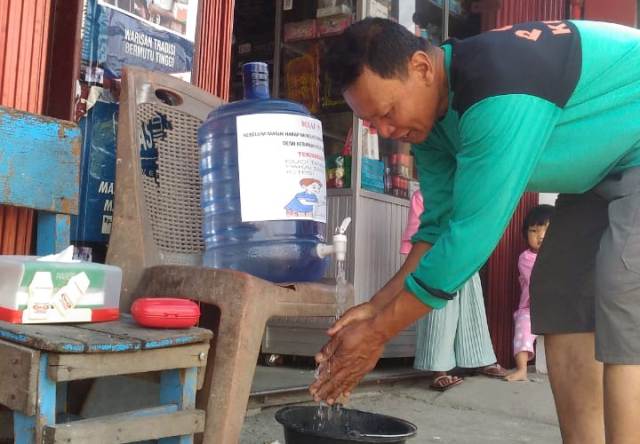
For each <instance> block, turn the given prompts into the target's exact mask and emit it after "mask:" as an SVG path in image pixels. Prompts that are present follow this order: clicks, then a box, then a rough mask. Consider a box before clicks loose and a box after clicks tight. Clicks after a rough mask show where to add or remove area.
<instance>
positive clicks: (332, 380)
mask: <svg viewBox="0 0 640 444" xmlns="http://www.w3.org/2000/svg"><path fill="white" fill-rule="evenodd" d="M363 305H367V304H363ZM359 307H362V306H358V307H355V308H359ZM357 312H358V313H361V314H364V313H365V312H364V310H363V309H362V310H358V311H357ZM354 316H355V315H354ZM385 342H386V336H385V335H384V333H382V332H379V331H377V330H376V329H375V328H373V318H368V319H364V320H351V321H350V322H349V323H348V325H345V326H342V327H341V328H340V329H338V330H337V331H336V332H335V333H334V334H333V337H332V339H331V340H330V341H329V342H328V343H327V344H326V345H325V346H324V347H323V348H322V350H321V351H320V353H318V354H317V355H316V362H318V364H319V368H318V369H319V372H318V373H319V374H318V380H317V381H316V382H315V383H313V384H312V385H311V387H310V388H309V391H310V392H311V394H312V395H313V397H314V399H315V400H316V401H320V400H325V401H326V402H327V403H328V404H329V405H331V404H333V403H334V402H335V400H336V399H338V397H340V396H341V395H343V394H344V395H346V396H348V394H349V393H350V392H351V390H352V389H353V388H354V387H355V386H356V385H357V384H358V383H359V382H360V380H361V379H362V378H363V377H364V375H366V374H367V373H368V372H370V371H371V370H372V369H373V368H374V367H375V366H376V363H377V362H378V359H380V355H381V354H382V350H383V348H384V343H385Z"/></svg>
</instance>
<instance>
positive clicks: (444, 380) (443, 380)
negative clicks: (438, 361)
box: [429, 375, 462, 392]
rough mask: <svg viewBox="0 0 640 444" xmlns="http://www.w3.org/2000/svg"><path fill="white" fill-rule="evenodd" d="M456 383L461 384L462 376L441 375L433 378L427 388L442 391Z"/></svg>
mask: <svg viewBox="0 0 640 444" xmlns="http://www.w3.org/2000/svg"><path fill="white" fill-rule="evenodd" d="M458 384H462V378H460V377H459V376H452V375H441V376H438V377H437V378H435V379H434V380H433V382H432V383H431V385H430V386H429V388H431V390H436V391H438V392H444V391H446V390H449V389H450V388H451V387H455V386H456V385H458Z"/></svg>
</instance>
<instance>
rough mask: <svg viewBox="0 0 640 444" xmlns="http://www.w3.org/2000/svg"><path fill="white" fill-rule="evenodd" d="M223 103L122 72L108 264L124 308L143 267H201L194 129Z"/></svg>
mask: <svg viewBox="0 0 640 444" xmlns="http://www.w3.org/2000/svg"><path fill="white" fill-rule="evenodd" d="M222 103H223V101H222V100H220V99H218V98H216V97H214V96H212V95H210V94H207V93H206V92H204V91H202V90H200V89H199V88H197V87H195V86H193V85H191V84H189V83H186V82H183V81H181V80H178V79H176V78H174V77H171V76H169V75H166V74H161V73H156V72H150V71H145V70H142V69H139V68H133V67H128V68H126V69H124V71H123V76H122V90H121V93H120V115H119V118H118V143H117V165H116V183H115V199H114V214H113V225H112V232H111V237H110V240H109V249H108V252H107V263H109V264H113V265H118V266H120V267H122V269H123V289H122V296H121V304H120V306H121V308H123V309H125V310H126V309H128V308H129V303H130V294H131V292H133V290H134V289H135V286H136V284H137V283H138V280H139V278H140V276H141V274H142V271H143V270H144V269H145V268H148V267H151V266H154V265H199V264H200V263H201V257H202V252H203V250H204V245H203V241H202V211H201V208H200V188H201V186H200V174H199V159H200V155H199V149H198V142H197V130H198V127H199V126H200V124H201V123H202V121H203V120H204V119H205V118H206V116H207V115H208V114H209V112H210V111H211V110H212V109H214V108H215V107H217V106H220V105H221V104H222Z"/></svg>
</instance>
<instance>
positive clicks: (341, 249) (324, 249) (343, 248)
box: [316, 217, 351, 261]
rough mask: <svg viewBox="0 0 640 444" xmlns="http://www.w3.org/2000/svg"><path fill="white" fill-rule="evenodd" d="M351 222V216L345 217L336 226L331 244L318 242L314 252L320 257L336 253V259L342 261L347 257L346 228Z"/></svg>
mask: <svg viewBox="0 0 640 444" xmlns="http://www.w3.org/2000/svg"><path fill="white" fill-rule="evenodd" d="M350 223H351V218H350V217H347V218H345V219H344V220H343V221H342V223H341V224H340V226H339V227H337V228H336V232H335V234H334V235H333V238H332V241H333V244H331V245H328V244H318V245H317V247H316V254H317V255H318V257H320V258H324V257H326V256H329V255H330V254H335V255H336V261H344V260H346V258H347V235H346V234H345V233H346V232H347V228H348V227H349V224H350Z"/></svg>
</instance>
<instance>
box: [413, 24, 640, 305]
mask: <svg viewBox="0 0 640 444" xmlns="http://www.w3.org/2000/svg"><path fill="white" fill-rule="evenodd" d="M442 48H443V50H444V53H445V66H446V71H447V75H448V79H449V91H450V93H449V110H448V112H447V114H446V116H445V117H443V118H442V119H441V120H440V121H438V122H437V123H436V125H435V126H434V129H433V130H432V132H431V133H430V135H429V137H428V138H427V140H425V141H424V142H423V143H421V144H417V145H414V146H413V152H414V154H415V158H416V162H417V166H418V171H419V175H420V177H419V179H420V188H421V190H422V193H423V195H424V201H425V211H424V213H423V214H422V217H421V224H420V228H419V230H418V232H417V233H416V235H415V236H414V237H413V241H414V242H415V241H426V242H429V243H431V244H433V247H432V248H431V250H430V251H429V252H428V253H427V254H426V255H425V256H424V257H423V258H422V260H421V261H420V264H419V265H418V267H417V269H416V271H415V272H414V273H412V274H411V275H409V277H407V279H406V281H405V286H406V287H407V289H408V290H409V291H411V292H412V293H414V294H415V295H416V296H417V297H418V298H419V299H420V300H422V301H423V302H424V303H425V304H427V305H429V306H431V307H434V308H441V307H443V306H444V305H445V304H446V302H447V300H448V299H451V298H452V297H453V295H454V293H455V291H456V290H457V289H458V288H459V287H460V286H461V285H462V284H463V283H464V282H465V281H466V280H468V279H469V278H470V277H471V275H472V274H473V273H474V272H475V271H477V270H478V269H479V268H480V267H481V266H482V264H483V263H484V262H485V261H486V260H487V258H488V257H489V255H490V254H491V252H492V251H493V249H494V248H495V246H496V245H497V243H498V241H499V240H500V237H501V236H502V233H503V232H504V230H505V228H506V226H507V224H508V222H509V220H510V218H511V216H512V214H513V212H514V210H515V208H516V206H517V204H518V201H519V199H520V197H521V196H522V193H523V192H524V191H539V192H560V193H583V192H585V191H587V190H589V189H591V188H592V187H594V186H595V185H596V184H597V183H598V182H600V181H601V180H602V179H603V178H604V177H605V176H607V175H609V174H612V173H615V172H618V171H621V170H624V169H626V168H630V167H634V166H638V165H640V31H638V30H635V29H631V28H627V27H623V26H618V25H613V24H609V23H599V22H588V21H558V22H547V23H544V22H532V23H525V24H520V25H514V26H513V27H506V28H502V29H499V30H494V31H490V32H487V33H483V34H480V35H478V36H475V37H472V38H469V39H465V40H462V41H455V40H453V41H450V42H447V43H445V44H444V45H443V47H442Z"/></svg>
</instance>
